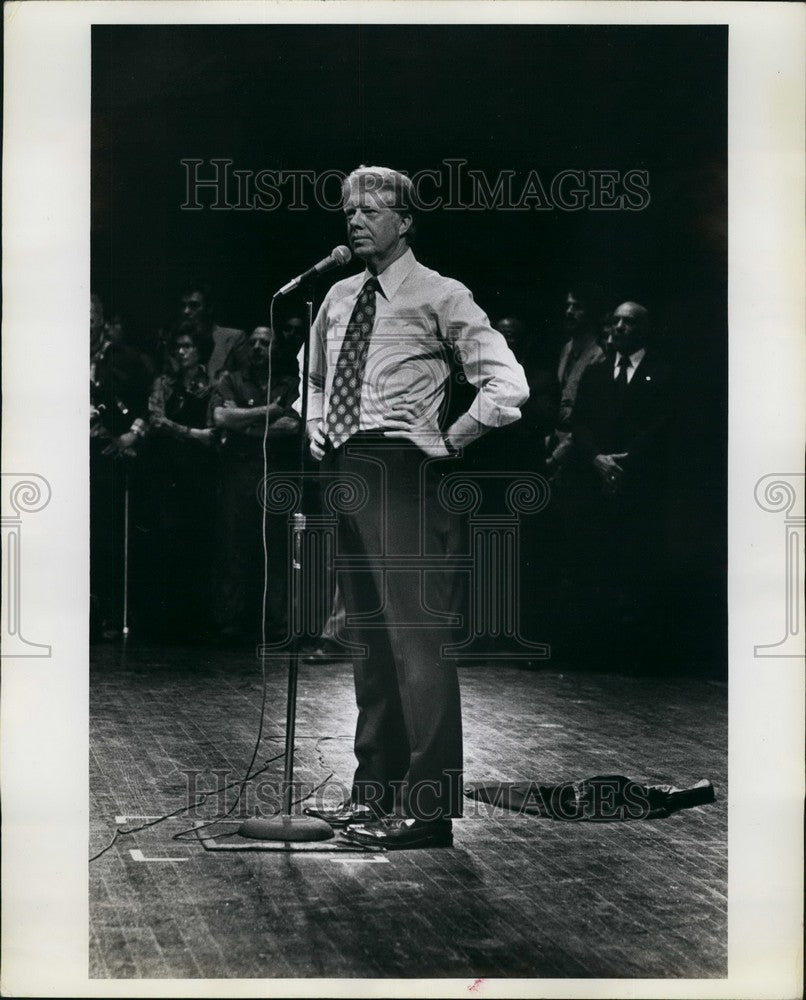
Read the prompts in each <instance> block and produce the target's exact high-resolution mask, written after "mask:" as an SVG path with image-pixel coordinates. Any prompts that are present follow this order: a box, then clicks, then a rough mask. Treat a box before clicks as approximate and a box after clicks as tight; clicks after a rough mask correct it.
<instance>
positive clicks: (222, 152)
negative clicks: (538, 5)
mask: <svg viewBox="0 0 806 1000" xmlns="http://www.w3.org/2000/svg"><path fill="white" fill-rule="evenodd" d="M189 157H195V158H199V159H203V160H205V161H207V160H209V159H210V158H212V157H227V158H230V159H232V160H234V161H235V162H234V164H233V166H234V167H235V168H236V169H251V170H254V171H258V170H261V169H273V170H280V169H284V170H291V169H308V170H314V171H323V170H329V169H337V170H341V171H344V172H347V171H349V170H350V169H352V168H353V167H355V166H357V165H358V164H360V163H376V164H384V165H389V166H394V167H397V168H398V169H403V170H406V171H408V172H409V173H414V172H416V171H418V170H420V169H423V168H431V169H439V167H440V164H441V161H442V160H443V159H445V158H456V157H464V158H465V159H467V160H468V167H470V168H475V169H481V170H484V171H485V173H486V174H487V176H488V178H489V179H490V180H492V179H493V178H494V177H495V176H496V174H497V173H498V171H500V170H503V169H511V170H515V171H517V174H518V177H519V178H520V180H521V181H523V180H524V179H525V175H526V174H527V172H528V171H529V170H530V169H532V168H534V169H536V170H537V171H538V173H539V174H540V176H541V179H542V180H543V181H544V183H545V184H546V185H547V186H548V184H549V183H550V181H551V178H552V177H553V176H554V174H555V173H557V172H558V171H560V170H563V169H579V170H592V169H617V170H629V169H643V170H647V171H648V172H649V178H650V180H649V190H650V195H651V202H650V204H649V206H648V207H647V208H646V209H644V210H642V211H638V212H627V211H607V212H594V211H589V210H582V211H578V212H566V211H560V210H554V211H549V212H543V211H540V212H538V211H530V212H505V211H486V212H485V211H481V212H470V211H451V212H448V211H438V212H432V213H428V214H427V215H425V217H424V220H423V223H424V224H423V225H422V227H421V233H420V240H419V244H418V250H417V252H418V256H419V258H420V259H421V260H423V261H424V262H425V263H427V264H429V265H430V266H432V267H435V268H436V269H437V270H439V271H442V272H443V273H445V274H449V275H451V276H452V277H456V278H459V279H460V280H462V281H464V282H465V283H466V284H467V285H468V286H469V287H470V288H471V289H472V290H473V292H474V295H475V297H476V299H477V300H478V301H479V303H480V304H481V306H482V307H483V308H484V309H485V310H486V311H487V312H488V313H489V314H490V315H491V316H492V317H493V318H495V317H498V316H500V315H503V314H504V313H511V312H513V311H515V312H518V313H520V314H522V315H524V316H525V317H526V318H527V320H528V321H529V322H530V324H531V327H532V329H533V331H534V332H535V336H536V337H546V336H548V334H549V331H550V329H551V327H552V324H553V322H554V321H555V319H556V316H557V309H558V307H559V302H560V300H561V298H562V296H563V294H564V292H565V291H567V288H566V287H565V284H566V282H568V281H569V280H572V279H573V278H576V277H584V278H595V279H597V280H598V281H600V282H601V283H602V284H603V285H604V286H605V288H606V290H607V291H608V293H609V296H610V299H611V302H612V303H613V304H617V303H618V302H620V301H624V300H625V299H628V298H629V299H635V300H637V301H639V302H643V303H644V304H646V305H648V306H650V308H652V309H653V312H654V314H655V316H656V318H657V321H658V323H659V324H660V326H661V327H662V328H663V330H664V334H665V340H666V344H667V348H669V349H670V350H671V352H672V353H673V355H674V356H675V357H676V358H677V359H678V361H680V362H681V366H682V369H681V370H682V374H683V376H684V377H685V379H686V380H687V382H688V384H689V386H690V392H688V393H686V394H685V398H684V399H682V400H681V404H680V412H679V414H677V415H676V420H675V428H676V438H675V448H674V457H673V466H674V468H673V473H674V475H673V481H674V483H675V486H674V488H673V490H672V495H671V496H670V498H669V517H668V525H669V531H668V534H669V539H668V543H669V544H668V548H669V553H670V556H671V564H672V567H673V572H674V573H675V574H676V578H677V580H678V584H679V585H678V586H677V587H676V588H672V589H671V590H670V594H672V595H674V596H673V597H672V598H671V599H673V600H678V601H680V608H679V609H678V612H679V613H678V614H675V615H674V618H675V620H677V621H679V622H680V623H681V629H682V630H683V631H684V632H685V635H684V636H682V637H680V636H670V637H669V641H670V642H671V643H675V642H678V641H680V642H682V647H683V649H684V650H685V651H686V655H690V656H692V657H694V658H696V659H699V658H700V657H704V658H705V659H707V660H711V661H713V659H714V658H717V659H723V658H724V654H725V642H726V638H725V621H726V612H725V609H726V601H725V592H726V587H725V573H726V565H725V560H726V457H727V246H726V230H727V181H726V176H727V28H725V27H720V26H713V27H710V26H668V27H667V26H646V27H643V26H574V27H553V26H552V27H547V26H539V25H538V26H535V25H527V26H523V25H507V26H501V25H499V26H496V25H485V26H466V25H413V26H373V25H369V26H358V25H337V26H299V25H293V26H271V25H269V26H267V25H252V26H246V27H243V26H237V27H236V26H224V27H211V26H192V27H189V26H151V25H149V26H97V25H96V26H94V27H93V46H92V263H91V269H92V274H91V280H92V286H93V289H94V290H95V291H97V292H98V293H99V294H100V295H101V297H102V298H103V299H104V301H105V303H106V304H107V310H108V311H111V310H119V311H120V312H121V313H122V314H123V316H124V318H125V320H126V324H127V329H128V331H129V333H130V335H131V336H132V337H133V338H134V339H135V340H138V341H140V343H141V344H143V346H148V344H149V343H151V342H152V341H153V338H154V337H155V334H156V331H157V329H158V328H159V327H162V326H165V325H166V324H167V323H169V322H170V321H171V319H172V311H173V310H174V308H175V303H176V299H177V296H178V294H179V292H180V291H181V286H182V284H183V283H184V282H185V281H186V280H187V279H188V278H190V277H191V276H201V277H203V278H205V279H206V280H208V281H209V282H211V283H212V284H213V286H214V288H215V290H216V314H217V319H218V321H219V322H221V323H222V324H224V325H228V326H239V327H242V328H244V329H251V328H253V327H254V326H255V325H257V324H258V323H259V322H265V321H266V318H267V314H268V302H269V299H270V298H271V294H272V292H273V291H274V290H275V289H276V288H277V287H279V286H280V285H281V284H283V283H284V282H285V281H286V280H287V279H288V278H290V277H292V276H293V275H295V274H297V273H298V272H299V271H302V270H304V269H305V268H307V267H308V266H310V265H311V264H313V263H314V262H315V261H316V260H318V259H319V258H321V257H322V256H324V255H325V254H326V253H327V252H328V251H329V250H330V249H331V248H332V247H333V246H334V245H335V244H337V243H341V242H344V227H343V223H342V220H341V218H340V215H339V213H338V212H327V211H323V210H321V209H316V208H311V209H309V210H308V211H302V212H299V211H297V212H292V211H289V210H288V209H287V208H286V207H282V208H280V209H277V210H275V211H271V212H265V211H226V210H225V211H211V210H210V209H209V208H205V209H204V210H203V211H199V212H191V211H182V210H181V209H180V205H181V204H182V202H183V201H184V199H185V170H184V168H183V167H182V165H181V163H180V161H181V160H182V159H184V158H189ZM202 171H203V172H209V171H210V167H209V165H207V164H205V165H204V167H203V168H202ZM516 186H517V185H516ZM429 190H430V189H429ZM209 199H210V196H209V195H207V194H205V193H202V195H201V200H202V202H203V203H204V202H205V200H207V201H209ZM344 273H345V272H342V273H341V274H340V275H339V276H342V275H343V274H344ZM326 286H327V283H326V282H323V283H322V285H321V287H320V288H319V289H318V293H319V294H320V295H321V294H323V293H324V291H325V289H326ZM648 557H649V558H651V554H648Z"/></svg>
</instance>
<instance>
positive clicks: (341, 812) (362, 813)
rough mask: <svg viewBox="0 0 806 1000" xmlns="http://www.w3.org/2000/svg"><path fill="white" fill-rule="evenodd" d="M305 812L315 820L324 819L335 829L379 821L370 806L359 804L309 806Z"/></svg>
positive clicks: (344, 803) (343, 803)
mask: <svg viewBox="0 0 806 1000" xmlns="http://www.w3.org/2000/svg"><path fill="white" fill-rule="evenodd" d="M303 812H304V813H305V815H306V816H313V818H314V819H323V820H324V821H325V822H326V823H330V825H331V826H333V827H345V826H347V825H348V824H350V823H372V822H375V821H376V820H377V819H378V815H377V813H374V812H373V811H372V809H370V807H369V806H362V805H360V804H359V803H357V802H342V804H341V805H340V806H335V807H332V808H328V807H327V806H322V807H321V808H318V807H317V806H308V807H307V808H305V809H304V810H303Z"/></svg>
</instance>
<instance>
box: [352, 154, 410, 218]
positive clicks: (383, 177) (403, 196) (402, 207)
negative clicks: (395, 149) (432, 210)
mask: <svg viewBox="0 0 806 1000" xmlns="http://www.w3.org/2000/svg"><path fill="white" fill-rule="evenodd" d="M353 187H358V190H359V193H361V194H366V193H372V192H376V191H377V192H378V193H379V194H389V193H391V194H392V196H393V200H392V202H391V205H390V208H394V209H395V211H398V212H408V213H410V212H411V210H412V208H413V207H414V201H415V195H414V185H413V184H412V183H411V180H410V179H409V178H408V177H407V176H406V175H405V174H402V173H400V171H399V170H393V169H392V168H391V167H368V166H365V165H364V164H361V166H360V167H357V168H356V169H355V170H353V171H351V173H350V174H349V175H348V176H347V177H346V178H345V179H344V184H343V187H342V190H343V191H344V192H345V194H346V192H348V191H349V190H351V189H352V188H353ZM386 204H389V203H388V202H386Z"/></svg>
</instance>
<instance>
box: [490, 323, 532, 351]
mask: <svg viewBox="0 0 806 1000" xmlns="http://www.w3.org/2000/svg"><path fill="white" fill-rule="evenodd" d="M495 328H496V330H498V332H499V333H500V334H502V336H503V337H504V340H506V342H507V346H508V347H509V349H510V350H511V351H512V353H513V354H515V355H517V354H518V352H519V351H520V349H521V348H522V347H523V344H524V340H525V339H526V338H525V331H524V328H523V323H521V321H520V320H519V319H517V317H515V316H505V317H504V318H503V319H499V321H498V323H497V324H496V327H495Z"/></svg>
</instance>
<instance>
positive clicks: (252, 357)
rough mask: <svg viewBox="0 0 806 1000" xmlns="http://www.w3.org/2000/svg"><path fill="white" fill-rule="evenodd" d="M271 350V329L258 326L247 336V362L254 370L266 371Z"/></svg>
mask: <svg viewBox="0 0 806 1000" xmlns="http://www.w3.org/2000/svg"><path fill="white" fill-rule="evenodd" d="M270 351H271V331H270V330H269V328H268V327H266V326H259V327H257V328H256V329H255V330H253V331H252V336H251V337H250V338H249V363H250V365H251V366H252V368H253V369H254V370H255V371H267V370H268V364H269V352H270Z"/></svg>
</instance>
